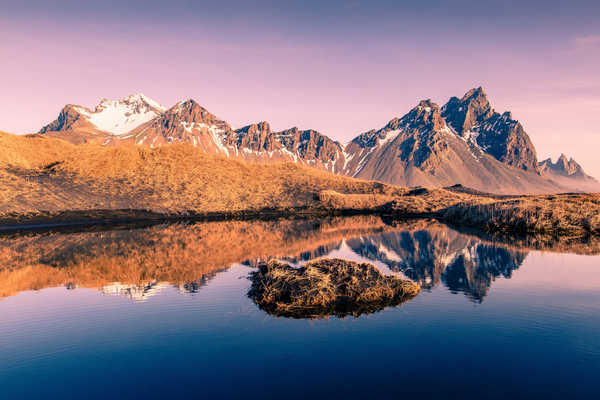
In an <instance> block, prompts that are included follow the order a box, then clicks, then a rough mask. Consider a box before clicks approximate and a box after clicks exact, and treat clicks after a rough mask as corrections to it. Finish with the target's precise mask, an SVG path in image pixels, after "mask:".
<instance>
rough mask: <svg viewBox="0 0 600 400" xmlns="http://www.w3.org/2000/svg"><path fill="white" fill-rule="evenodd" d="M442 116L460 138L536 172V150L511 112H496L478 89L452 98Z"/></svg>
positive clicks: (514, 164) (481, 90)
mask: <svg viewBox="0 0 600 400" xmlns="http://www.w3.org/2000/svg"><path fill="white" fill-rule="evenodd" d="M442 117H443V118H444V119H445V120H446V121H447V123H448V125H449V126H450V127H452V128H453V129H454V131H455V132H456V133H457V134H458V135H460V136H461V137H462V138H464V139H465V140H467V141H468V142H470V143H471V144H473V145H474V146H477V147H479V148H480V149H481V150H483V151H484V152H485V153H487V154H489V155H491V156H493V157H494V158H495V159H496V160H498V161H500V162H502V163H504V164H507V165H510V166H513V167H517V168H521V169H523V170H525V171H534V172H538V171H539V169H538V162H537V156H536V151H535V147H534V146H533V143H532V142H531V139H530V138H529V136H528V135H527V133H526V132H525V130H524V129H523V126H522V125H521V124H520V123H519V122H518V121H515V120H513V119H512V114H511V113H510V112H505V113H503V114H499V113H497V112H495V111H494V110H493V109H492V107H491V105H490V103H489V101H488V98H487V95H486V94H485V93H484V91H483V89H482V88H481V87H479V88H477V89H471V90H469V91H468V92H467V93H466V94H465V95H464V96H463V97H462V98H461V99H458V98H457V97H452V98H451V99H450V100H449V101H448V103H447V104H446V105H445V106H444V107H443V108H442Z"/></svg>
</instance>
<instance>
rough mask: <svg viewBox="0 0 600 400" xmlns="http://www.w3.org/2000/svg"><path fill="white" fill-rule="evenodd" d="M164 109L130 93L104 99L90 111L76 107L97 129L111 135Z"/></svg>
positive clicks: (124, 130)
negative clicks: (121, 97) (121, 96)
mask: <svg viewBox="0 0 600 400" xmlns="http://www.w3.org/2000/svg"><path fill="white" fill-rule="evenodd" d="M165 110H166V109H165V107H163V106H162V105H160V104H159V103H157V102H156V101H154V100H152V99H150V98H148V97H146V96H144V95H143V94H135V95H131V96H128V97H126V98H124V99H121V100H107V99H104V100H102V102H100V104H98V106H97V107H96V110H95V111H92V112H90V111H89V110H86V109H84V108H81V107H78V109H77V111H79V112H80V113H81V114H83V115H84V116H85V117H86V118H87V120H88V121H89V122H90V123H91V124H92V125H94V127H96V128H97V129H98V130H101V131H104V132H107V133H110V134H112V135H122V134H124V133H127V132H129V131H131V130H133V129H134V128H137V127H138V126H140V125H142V124H144V123H146V122H148V121H150V120H151V119H153V118H155V117H157V116H158V115H160V114H161V113H163V112H164V111H165Z"/></svg>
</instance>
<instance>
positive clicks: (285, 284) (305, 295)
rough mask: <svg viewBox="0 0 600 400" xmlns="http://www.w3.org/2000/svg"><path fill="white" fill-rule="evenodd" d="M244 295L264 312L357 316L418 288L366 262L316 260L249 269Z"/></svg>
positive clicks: (413, 293)
mask: <svg viewBox="0 0 600 400" xmlns="http://www.w3.org/2000/svg"><path fill="white" fill-rule="evenodd" d="M251 280H252V287H251V288H250V291H249V292H248V295H249V296H250V297H251V298H252V299H253V300H254V301H255V302H256V303H257V304H258V305H259V306H260V307H261V308H263V309H264V310H265V311H267V312H269V313H271V314H274V315H278V316H285V317H296V318H315V317H317V318H318V317H326V316H329V315H337V316H345V315H354V316H358V315H360V314H365V313H373V312H376V311H379V310H382V309H383V308H385V307H386V306H394V305H398V304H400V303H402V302H404V301H407V300H409V299H411V298H413V297H414V296H416V295H417V294H418V293H419V290H420V287H419V285H418V284H416V283H414V282H412V281H409V280H405V279H401V278H399V277H396V276H384V275H383V274H381V272H379V270H378V269H377V268H376V267H375V266H373V265H372V264H367V263H361V264H358V263H355V262H352V261H346V260H341V259H318V260H315V261H312V262H309V263H308V264H306V265H305V266H303V267H300V268H293V267H290V266H289V265H286V264H281V263H279V262H277V261H270V262H269V263H266V264H262V265H260V266H259V268H258V271H256V272H253V273H251Z"/></svg>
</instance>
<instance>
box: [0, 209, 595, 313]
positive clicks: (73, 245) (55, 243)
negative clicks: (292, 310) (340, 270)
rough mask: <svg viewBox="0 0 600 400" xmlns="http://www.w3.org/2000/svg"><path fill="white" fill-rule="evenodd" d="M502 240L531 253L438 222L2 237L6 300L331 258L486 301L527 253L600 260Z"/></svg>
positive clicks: (178, 227)
mask: <svg viewBox="0 0 600 400" xmlns="http://www.w3.org/2000/svg"><path fill="white" fill-rule="evenodd" d="M496 239H498V240H507V241H509V242H510V243H514V244H515V245H517V244H518V245H519V246H523V247H522V248H518V247H510V246H507V245H502V244H498V243H492V242H490V241H488V239H480V238H478V237H476V236H473V235H471V234H464V233H460V232H458V231H456V230H454V229H451V228H449V227H448V226H446V225H443V224H441V223H439V222H436V221H433V220H408V221H392V222H390V221H386V222H384V221H383V220H382V219H381V218H379V217H375V216H357V217H336V218H325V219H317V220H298V219H295V220H285V219H282V220H276V221H226V222H205V223H194V224H171V225H155V226H150V227H141V228H134V227H128V226H122V227H118V229H117V227H116V228H115V229H113V230H91V231H70V232H62V233H61V232H54V233H52V232H50V233H27V234H13V235H8V236H6V235H5V236H0V297H6V296H11V295H15V294H17V293H19V292H21V291H24V290H38V289H43V288H46V287H55V286H64V287H66V288H67V289H75V288H78V287H88V288H97V289H99V290H101V291H103V292H104V293H106V294H118V295H124V296H127V297H130V298H132V299H134V300H144V299H145V298H147V297H148V296H151V295H153V294H156V293H158V292H159V291H160V290H161V289H162V288H164V287H167V286H171V285H174V286H176V287H177V288H178V289H179V290H180V291H182V292H197V291H199V290H202V287H203V286H204V285H205V284H206V283H207V282H208V281H209V280H210V279H212V278H213V277H214V276H215V274H216V273H218V272H219V271H222V270H224V269H226V268H228V267H229V266H231V265H233V264H238V263H241V264H245V265H247V266H249V267H255V266H257V265H258V264H259V263H260V262H262V261H267V260H269V259H274V258H275V259H281V260H285V261H288V262H290V263H292V264H296V265H299V264H302V263H304V262H307V261H310V260H312V259H315V258H318V257H323V256H331V257H338V258H339V257H342V258H347V259H350V260H355V261H360V262H364V261H367V262H372V263H375V264H376V265H379V266H383V267H386V268H387V269H389V270H391V271H396V272H400V273H402V274H404V275H405V276H406V277H408V278H410V279H412V280H414V281H416V282H418V283H419V284H421V286H422V287H423V288H425V289H431V288H433V287H436V286H438V285H440V284H443V285H444V286H446V287H447V288H448V289H449V290H451V291H453V292H462V293H465V294H466V295H467V296H468V297H469V298H471V299H473V300H474V301H478V302H480V301H482V300H483V299H484V297H485V296H486V295H487V293H488V291H489V290H490V287H491V286H492V284H493V282H494V280H495V279H496V278H499V277H503V278H510V277H511V273H512V271H514V270H516V269H517V268H519V267H520V266H521V265H522V263H523V261H524V260H525V257H526V255H527V251H528V248H539V249H545V250H553V249H555V248H556V249H557V250H559V251H574V252H577V253H582V254H598V253H600V243H599V242H598V241H594V242H587V243H584V242H581V241H574V242H570V243H566V242H560V243H557V242H554V241H553V240H552V238H546V237H543V238H541V237H529V238H528V239H527V240H525V239H517V238H506V239H502V238H495V239H494V240H496ZM422 295H426V294H422Z"/></svg>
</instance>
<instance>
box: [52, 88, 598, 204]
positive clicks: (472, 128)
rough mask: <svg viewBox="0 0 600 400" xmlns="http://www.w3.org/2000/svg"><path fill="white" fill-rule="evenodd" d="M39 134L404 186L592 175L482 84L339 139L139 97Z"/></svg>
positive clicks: (508, 187)
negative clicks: (536, 136) (546, 153)
mask: <svg viewBox="0 0 600 400" xmlns="http://www.w3.org/2000/svg"><path fill="white" fill-rule="evenodd" d="M40 132H41V133H43V134H45V135H49V136H55V137H60V138H63V139H66V140H69V141H71V142H73V143H84V142H95V143H100V144H103V145H123V144H138V145H147V146H150V147H157V146H163V145H168V144H171V143H180V142H188V143H191V144H192V145H194V146H196V147H199V148H201V149H202V150H203V151H206V152H210V153H215V154H222V155H224V156H228V157H235V158H240V159H243V160H246V161H258V162H277V161H293V162H297V163H302V164H305V165H309V166H312V167H315V168H319V169H324V170H327V171H330V172H333V173H338V174H345V175H350V176H354V177H357V178H363V179H375V180H380V181H384V182H389V183H393V184H397V185H402V186H429V187H439V186H450V185H454V184H462V185H464V186H469V187H472V188H475V189H478V190H482V191H487V192H494V193H500V192H502V193H550V192H562V191H568V190H588V189H582V188H583V187H585V188H587V186H586V185H587V184H588V183H590V184H592V183H594V184H595V183H597V182H596V181H595V180H593V178H590V177H588V176H587V175H585V174H584V173H583V171H582V170H581V167H579V166H578V165H577V166H574V165H571V164H569V162H563V161H561V160H559V162H558V163H557V164H560V166H556V165H555V164H552V163H551V161H548V160H546V161H544V162H542V163H538V161H537V156H536V151H535V147H534V146H533V143H532V142H531V139H530V138H529V136H528V135H527V133H526V132H525V130H524V129H523V126H522V125H521V124H520V123H519V122H518V121H516V120H514V119H513V118H512V115H511V113H510V112H505V113H502V114H500V113H498V112H496V111H494V109H493V108H492V106H491V104H490V102H489V100H488V98H487V95H486V94H485V92H484V91H483V89H482V88H476V89H472V90H469V91H468V92H467V93H466V94H465V95H464V96H463V97H462V98H460V99H459V98H458V97H452V98H451V99H450V100H449V101H448V103H447V104H445V105H444V106H443V107H441V108H440V107H439V106H438V105H437V104H435V103H433V102H432V101H431V100H423V101H421V102H419V104H418V105H417V106H416V107H414V108H413V109H412V110H410V111H409V112H408V113H407V114H405V115H404V116H402V117H396V118H393V119H392V120H390V121H389V122H388V123H387V124H386V125H385V126H384V127H382V128H381V129H378V130H376V129H373V130H370V131H367V132H364V133H362V134H360V135H359V136H357V137H356V138H354V139H353V140H352V141H351V142H350V143H348V144H347V145H345V146H342V145H341V144H340V143H339V142H337V141H334V140H332V139H330V138H329V137H327V136H325V135H323V134H321V133H319V132H317V131H315V130H312V129H307V130H301V129H298V128H295V127H294V128H291V129H287V130H284V131H279V132H273V131H272V130H271V127H270V125H269V124H268V123H267V122H264V121H263V122H259V123H256V124H251V125H248V126H245V127H242V128H240V129H237V130H234V129H233V128H232V127H231V126H230V125H229V124H228V123H227V122H225V121H224V120H222V119H220V118H218V117H216V116H215V115H213V114H211V113H210V112H209V111H208V110H206V109H205V108H203V107H201V106H200V105H199V104H198V103H196V102H195V101H194V100H191V99H190V100H187V101H183V102H180V103H178V104H176V105H175V106H173V107H171V108H170V109H168V110H165V109H164V108H163V107H162V106H161V105H160V104H158V103H156V102H154V101H152V100H151V99H149V98H147V97H145V96H144V95H133V96H129V97H127V98H125V99H122V100H115V101H109V100H103V101H102V102H101V103H100V104H99V105H98V106H97V107H96V109H95V110H94V111H91V110H89V109H87V108H85V107H80V106H73V105H68V106H66V107H65V108H64V109H63V110H62V111H61V113H60V115H59V117H58V118H57V120H55V121H53V122H52V123H50V124H49V125H47V126H45V127H44V128H42V129H41V131H40ZM573 163H574V161H573ZM563 164H564V165H563ZM575 164H576V163H575ZM578 170H581V173H579V172H577V171H578ZM561 171H562V172H561ZM582 176H584V178H582ZM582 182H585V183H586V185H582Z"/></svg>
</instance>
